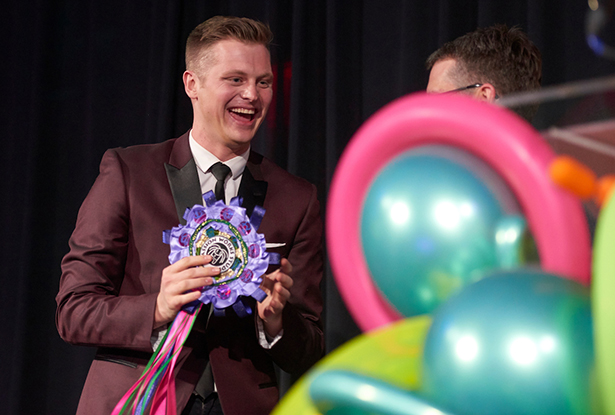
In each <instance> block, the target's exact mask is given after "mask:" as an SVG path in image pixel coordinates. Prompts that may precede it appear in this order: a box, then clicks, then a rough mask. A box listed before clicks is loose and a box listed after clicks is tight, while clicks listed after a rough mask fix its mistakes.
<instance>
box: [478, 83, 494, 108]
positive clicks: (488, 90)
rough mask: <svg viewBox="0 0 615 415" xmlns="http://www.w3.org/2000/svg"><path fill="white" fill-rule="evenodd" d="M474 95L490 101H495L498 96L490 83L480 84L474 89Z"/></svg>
mask: <svg viewBox="0 0 615 415" xmlns="http://www.w3.org/2000/svg"><path fill="white" fill-rule="evenodd" d="M476 97H477V98H478V99H480V100H481V101H487V102H491V103H493V102H495V100H496V99H498V98H499V97H498V93H497V92H496V90H495V87H494V86H493V85H491V84H490V83H484V84H482V85H481V86H480V87H479V88H478V90H477V91H476Z"/></svg>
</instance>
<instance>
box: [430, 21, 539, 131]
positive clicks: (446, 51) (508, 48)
mask: <svg viewBox="0 0 615 415" xmlns="http://www.w3.org/2000/svg"><path fill="white" fill-rule="evenodd" d="M443 59H455V60H456V61H457V64H456V65H455V68H454V70H453V76H454V77H455V78H457V79H458V80H459V81H460V82H461V83H463V84H465V85H470V84H473V83H490V84H492V85H493V86H494V87H495V89H496V92H497V93H498V94H499V95H500V96H502V95H506V94H509V93H511V92H520V91H532V90H536V89H539V88H540V83H541V81H542V58H541V55H540V51H539V50H538V48H537V47H536V45H534V43H532V41H531V40H530V39H529V38H528V36H527V35H526V34H525V33H524V32H523V31H522V30H521V29H520V28H519V27H512V28H508V26H506V25H503V24H498V25H494V26H490V27H485V28H478V29H476V30H475V31H474V32H470V33H467V34H465V35H463V36H461V37H459V38H457V39H455V40H453V41H451V42H448V43H445V44H444V45H443V46H442V47H441V48H440V49H438V50H436V51H435V52H434V53H432V54H431V55H430V56H429V58H428V59H427V62H426V66H427V69H428V70H431V68H432V67H433V66H434V64H435V63H436V62H438V61H441V60H443ZM460 86H463V85H460ZM537 108H538V107H537V106H525V107H519V108H515V109H513V110H514V111H516V112H517V113H518V114H519V115H521V116H523V117H524V118H526V119H528V120H531V118H532V117H533V116H534V114H535V113H536V110H537Z"/></svg>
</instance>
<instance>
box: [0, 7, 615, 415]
mask: <svg viewBox="0 0 615 415" xmlns="http://www.w3.org/2000/svg"><path fill="white" fill-rule="evenodd" d="M586 11H587V3H586V2H585V1H583V0H548V1H547V0H525V1H521V0H508V1H503V0H463V1H459V0H431V1H427V0H415V1H402V0H363V1H351V0H346V1H344V0H340V1H324V0H303V1H301V0H295V1H290V0H279V1H276V0H249V1H248V0H244V1H231V0H229V1H221V0H219V1H214V0H209V1H208V0H201V1H196V0H174V1H171V0H169V1H160V0H130V1H126V0H90V1H87V0H86V1H76V0H74V1H70V0H64V1H62V0H55V1H54V0H32V1H24V2H22V1H10V2H4V3H3V6H2V8H1V9H0V15H1V17H0V34H1V36H0V39H1V42H2V43H1V45H2V49H1V52H2V56H1V57H0V62H1V68H2V73H1V78H0V86H1V91H2V96H1V102H2V111H1V114H2V119H1V123H0V128H1V130H0V139H1V140H2V141H1V146H2V147H1V151H0V157H1V160H2V180H1V181H0V186H2V196H3V202H2V214H1V218H2V228H1V229H2V231H3V232H2V241H3V242H4V245H3V249H2V250H1V255H2V257H1V260H2V280H1V284H2V290H1V293H2V294H1V302H0V307H1V315H2V321H1V327H2V329H1V332H2V336H1V338H2V341H1V342H0V348H1V349H0V351H1V355H0V356H1V360H0V364H1V370H0V373H1V375H0V402H2V405H3V409H2V413H4V414H70V413H74V411H75V408H76V404H77V401H78V398H79V394H80V390H81V386H82V384H83V381H84V379H85V375H86V373H87V368H88V366H89V363H90V359H91V357H92V355H93V350H92V349H90V348H85V347H77V346H70V345H67V344H65V343H63V342H62V340H61V339H60V338H59V336H58V334H57V332H56V329H55V323H54V313H55V302H54V296H55V294H56V292H57V288H58V280H59V277H60V260H61V258H62V256H63V255H64V254H65V253H66V252H67V249H68V247H67V241H68V238H69V236H70V233H71V231H72V228H73V226H74V222H75V218H76V214H77V210H78V208H79V206H80V204H81V201H82V200H83V198H84V197H85V195H86V193H87V192H88V189H89V188H90V186H91V185H92V183H93V181H94V179H95V177H96V175H97V172H98V164H99V161H100V159H101V156H102V154H103V152H104V150H105V149H107V148H109V147H116V146H128V145H133V144H141V143H154V142H160V141H163V140H165V139H167V138H171V137H176V136H178V135H180V134H182V133H184V132H185V131H187V130H188V128H189V127H190V122H191V116H192V114H191V106H190V102H189V100H188V98H187V97H186V96H185V94H184V91H183V85H182V82H181V74H182V72H183V70H184V64H183V53H184V43H185V40H186V37H187V35H188V33H189V31H190V30H191V29H192V28H193V27H194V26H196V25H197V24H198V23H200V22H202V21H203V20H205V19H207V18H209V17H211V16H213V15H216V14H224V15H238V16H247V17H252V18H256V19H259V20H262V21H266V22H268V23H269V24H270V26H271V27H272V29H273V31H274V33H275V41H274V43H275V45H274V47H273V50H272V58H273V62H274V68H275V72H276V75H277V81H276V93H275V100H274V103H273V105H272V108H271V110H270V116H269V118H268V120H267V121H266V123H265V125H264V126H263V128H262V129H261V131H260V132H259V135H258V137H257V139H256V140H255V142H254V147H255V149H256V150H258V151H260V152H262V153H264V154H265V155H267V156H268V157H270V158H272V159H273V160H274V161H276V162H277V163H278V164H279V165H281V166H283V167H285V168H287V169H288V170H289V171H290V172H292V173H294V174H297V175H299V176H302V177H304V178H306V179H308V180H310V181H311V182H313V183H315V184H316V185H317V186H318V189H319V191H320V200H321V201H322V203H323V207H325V206H326V200H327V199H326V195H327V192H328V187H329V183H330V179H331V177H332V175H333V173H334V170H335V166H336V163H337V160H338V158H339V156H340V155H341V153H342V151H343V149H344V147H345V145H346V144H347V142H348V141H349V139H350V138H351V137H352V135H353V133H354V132H355V131H356V129H357V128H358V127H359V126H360V125H361V123H362V122H363V121H365V120H366V119H367V118H368V117H369V116H370V115H371V114H373V113H374V112H375V111H376V110H377V109H379V108H380V107H382V106H383V105H385V104H387V103H388V102H390V101H391V100H393V99H395V98H397V97H399V96H401V95H404V94H407V93H410V92H414V91H419V90H421V89H423V88H424V87H425V84H426V80H427V73H426V71H425V69H424V61H425V59H426V58H427V56H428V55H429V54H430V53H431V52H432V51H434V50H435V49H436V48H438V47H439V46H440V45H441V44H442V43H443V42H445V41H448V40H451V39H453V38H455V37H457V36H460V35H462V34H464V33H466V32H468V31H471V30H474V29H475V28H476V27H477V26H487V25H491V24H494V23H507V24H509V25H519V26H521V27H522V28H523V29H524V30H525V31H527V32H528V33H529V35H530V37H531V38H532V39H533V40H534V41H535V42H536V44H537V45H538V47H539V48H540V49H541V51H542V53H543V60H544V77H543V79H544V85H553V84H559V83H563V82H567V81H573V80H580V79H589V78H593V77H596V76H603V75H607V74H612V73H614V72H615V64H614V63H612V62H609V61H605V60H603V59H601V58H598V57H596V56H594V55H593V54H592V52H591V51H590V50H589V49H588V47H587V46H586V44H585V41H584V18H585V14H586ZM291 75H292V78H291ZM291 79H292V81H291ZM323 292H324V295H325V300H326V314H325V324H326V334H327V349H328V350H329V351H330V350H333V349H334V348H335V347H337V346H339V345H340V344H342V343H344V342H345V341H347V340H348V339H350V338H352V337H354V336H356V335H357V334H359V333H360V331H359V330H358V329H357V327H356V326H355V325H354V323H353V321H352V319H351V318H350V317H349V315H348V313H347V311H346V309H345V307H344V305H343V302H342V301H341V299H340V297H339V294H338V292H337V290H336V288H335V282H334V280H333V277H332V275H331V272H330V270H328V271H327V274H326V278H325V280H324V281H323Z"/></svg>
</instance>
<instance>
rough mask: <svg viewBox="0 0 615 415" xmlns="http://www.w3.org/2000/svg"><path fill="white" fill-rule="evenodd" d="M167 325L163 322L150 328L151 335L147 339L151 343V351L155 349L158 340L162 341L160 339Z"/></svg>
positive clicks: (165, 332) (158, 342)
mask: <svg viewBox="0 0 615 415" xmlns="http://www.w3.org/2000/svg"><path fill="white" fill-rule="evenodd" d="M168 327H169V326H168V325H167V324H165V325H164V326H161V327H158V328H157V329H154V330H152V337H150V339H149V341H150V343H151V344H152V350H153V351H156V349H157V348H158V346H159V345H160V342H162V339H164V336H165V335H166V334H167V330H168Z"/></svg>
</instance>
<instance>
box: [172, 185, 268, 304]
mask: <svg viewBox="0 0 615 415" xmlns="http://www.w3.org/2000/svg"><path fill="white" fill-rule="evenodd" d="M204 199H205V206H201V205H195V206H194V207H192V209H188V210H186V213H185V214H184V219H185V220H186V225H184V226H178V227H174V228H173V229H171V230H170V231H169V232H168V233H165V234H164V237H163V240H164V241H165V242H167V243H168V244H169V245H170V246H171V253H170V254H169V262H170V263H171V264H173V263H175V262H177V261H179V260H180V259H181V258H183V257H185V256H189V255H210V256H211V257H212V261H211V265H212V266H216V267H219V268H220V275H219V276H218V277H215V278H214V283H213V284H212V285H211V286H207V287H204V289H203V291H202V294H201V297H200V298H199V301H200V302H201V303H203V304H209V303H211V304H212V305H213V307H214V313H215V314H223V313H224V309H225V308H227V307H229V306H232V307H233V309H234V310H235V311H236V312H237V314H238V315H239V316H243V315H245V314H249V313H250V312H251V310H250V309H249V308H248V307H247V306H246V304H245V303H244V302H243V301H242V297H250V296H251V297H254V298H255V299H256V300H258V301H262V300H263V299H264V298H265V297H266V294H265V293H264V292H263V291H262V290H261V289H260V288H259V286H260V283H261V282H262V278H261V277H262V275H263V274H264V273H265V271H266V270H267V267H268V266H269V264H270V263H278V262H279V257H278V256H274V255H270V254H269V253H268V252H267V251H266V246H265V237H264V236H263V235H262V234H259V233H257V230H258V227H259V225H260V222H261V220H262V217H263V214H264V213H265V211H264V209H262V208H260V207H258V206H257V207H255V209H254V211H253V213H252V215H251V216H250V218H248V216H247V215H246V210H245V209H244V208H243V207H241V206H240V199H239V198H233V199H232V200H231V202H230V203H229V204H228V205H225V204H224V203H223V202H222V201H217V200H215V197H214V196H213V193H212V192H208V193H206V194H205V195H204ZM194 306H195V304H190V305H189V307H194Z"/></svg>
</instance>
